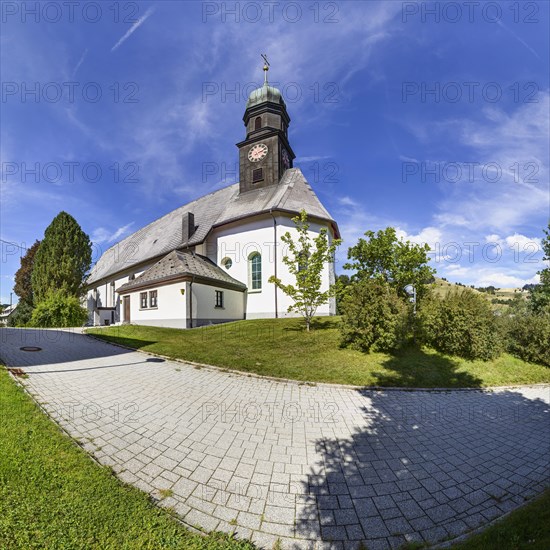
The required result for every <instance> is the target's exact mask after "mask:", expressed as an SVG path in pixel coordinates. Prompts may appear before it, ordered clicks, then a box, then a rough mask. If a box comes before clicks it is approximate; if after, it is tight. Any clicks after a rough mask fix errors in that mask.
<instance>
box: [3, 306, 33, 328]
mask: <svg viewBox="0 0 550 550" xmlns="http://www.w3.org/2000/svg"><path fill="white" fill-rule="evenodd" d="M32 311H33V308H32V305H30V304H28V303H27V302H23V301H19V303H18V304H17V308H16V309H15V311H14V312H13V314H12V315H10V316H9V318H8V326H9V327H25V326H27V323H28V322H29V321H30V320H31V317H32Z"/></svg>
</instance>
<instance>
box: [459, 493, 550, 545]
mask: <svg viewBox="0 0 550 550" xmlns="http://www.w3.org/2000/svg"><path fill="white" fill-rule="evenodd" d="M452 548H453V549H455V550H492V549H494V550H520V549H523V548H525V549H529V550H548V549H549V548H550V489H549V490H546V491H545V492H544V493H543V494H542V495H541V496H539V497H537V498H536V499H534V500H533V501H532V502H530V503H529V504H527V505H526V506H524V507H522V508H520V509H519V510H516V511H514V512H512V513H511V514H510V515H509V516H507V517H506V518H505V519H504V520H502V521H499V522H497V523H495V524H494V525H491V527H488V528H487V529H485V530H484V531H483V532H482V533H479V534H478V535H473V536H472V537H470V538H468V539H467V540H465V541H464V542H462V543H457V544H454V545H453V546H452Z"/></svg>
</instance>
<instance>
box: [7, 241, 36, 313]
mask: <svg viewBox="0 0 550 550" xmlns="http://www.w3.org/2000/svg"><path fill="white" fill-rule="evenodd" d="M39 247H40V241H35V243H34V244H33V245H32V246H31V247H30V248H28V249H27V252H26V253H25V255H24V256H23V257H22V258H21V261H20V262H21V267H20V268H19V269H18V270H17V272H16V273H15V286H14V287H13V290H14V291H15V294H17V296H19V302H20V303H21V302H25V303H27V304H29V305H32V303H33V292H32V270H33V267H34V260H35V257H36V253H37V251H38V248H39Z"/></svg>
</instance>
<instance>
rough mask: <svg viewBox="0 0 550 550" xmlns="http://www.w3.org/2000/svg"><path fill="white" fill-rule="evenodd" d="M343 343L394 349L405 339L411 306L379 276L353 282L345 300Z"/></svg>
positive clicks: (365, 348) (380, 349)
mask: <svg viewBox="0 0 550 550" xmlns="http://www.w3.org/2000/svg"><path fill="white" fill-rule="evenodd" d="M341 308H342V324H341V329H340V330H341V344H342V346H350V347H353V348H355V349H358V350H360V351H365V352H368V351H370V350H371V349H372V350H373V351H392V350H396V349H398V348H399V347H401V346H402V345H403V343H404V341H405V337H406V332H407V324H408V308H407V305H406V304H405V302H404V301H403V299H402V298H400V297H399V296H398V295H397V291H396V290H395V289H394V288H392V287H391V286H390V285H389V284H388V283H385V282H383V281H381V280H378V279H365V280H363V281H359V282H356V283H352V284H351V285H349V286H348V287H347V289H346V292H345V294H344V296H343V298H342V301H341Z"/></svg>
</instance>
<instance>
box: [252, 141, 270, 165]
mask: <svg viewBox="0 0 550 550" xmlns="http://www.w3.org/2000/svg"><path fill="white" fill-rule="evenodd" d="M267 151H268V149H267V145H266V144H265V143H257V144H256V145H254V146H253V147H252V148H251V149H250V151H248V160H249V161H250V162H258V161H260V160H262V159H263V158H265V156H266V155H267Z"/></svg>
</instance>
